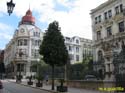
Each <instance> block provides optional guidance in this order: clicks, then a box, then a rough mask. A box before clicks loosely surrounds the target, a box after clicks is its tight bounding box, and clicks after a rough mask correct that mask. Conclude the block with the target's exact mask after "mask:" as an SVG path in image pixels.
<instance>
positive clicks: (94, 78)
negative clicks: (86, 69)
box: [85, 75, 97, 81]
mask: <svg viewBox="0 0 125 93" xmlns="http://www.w3.org/2000/svg"><path fill="white" fill-rule="evenodd" d="M85 80H90V81H91V80H97V78H96V77H95V76H94V75H86V76H85Z"/></svg>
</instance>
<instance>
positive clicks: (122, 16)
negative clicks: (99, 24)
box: [113, 13, 124, 22]
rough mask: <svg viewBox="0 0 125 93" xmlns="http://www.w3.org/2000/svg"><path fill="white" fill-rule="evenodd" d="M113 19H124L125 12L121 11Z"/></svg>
mask: <svg viewBox="0 0 125 93" xmlns="http://www.w3.org/2000/svg"><path fill="white" fill-rule="evenodd" d="M113 20H114V21H116V22H118V21H120V20H124V15H123V13H119V14H117V15H115V16H114V17H113Z"/></svg>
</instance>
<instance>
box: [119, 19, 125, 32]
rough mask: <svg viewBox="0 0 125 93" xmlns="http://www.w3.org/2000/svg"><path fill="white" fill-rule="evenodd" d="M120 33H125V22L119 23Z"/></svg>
mask: <svg viewBox="0 0 125 93" xmlns="http://www.w3.org/2000/svg"><path fill="white" fill-rule="evenodd" d="M119 32H124V21H122V22H120V23H119Z"/></svg>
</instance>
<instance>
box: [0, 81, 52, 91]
mask: <svg viewBox="0 0 125 93" xmlns="http://www.w3.org/2000/svg"><path fill="white" fill-rule="evenodd" d="M3 86H4V89H3V93H50V92H48V91H44V90H40V89H35V88H31V87H27V86H23V85H19V84H16V83H11V82H8V81H3ZM0 93H1V92H0Z"/></svg>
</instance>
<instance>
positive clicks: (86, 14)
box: [0, 0, 107, 49]
mask: <svg viewBox="0 0 125 93" xmlns="http://www.w3.org/2000/svg"><path fill="white" fill-rule="evenodd" d="M9 1H10V0H0V49H4V48H5V46H6V44H7V43H8V42H9V41H10V40H11V38H12V37H13V34H14V31H15V29H18V23H19V22H20V21H21V18H22V16H24V15H25V13H26V11H27V10H28V9H29V7H30V10H31V11H32V14H33V16H34V17H35V19H36V21H35V25H36V26H38V27H39V28H40V29H41V30H42V31H43V32H44V31H45V30H46V29H47V28H48V25H49V23H51V22H53V21H54V20H56V21H58V22H59V26H60V27H61V32H62V34H63V35H64V36H68V37H73V36H79V37H82V38H87V39H92V28H91V16H90V12H91V11H90V10H91V9H93V8H95V7H97V6H99V5H100V4H102V3H104V2H105V1H107V0H13V2H14V3H15V4H16V5H15V7H14V11H13V13H12V14H11V15H10V16H9V15H8V13H7V5H6V2H9Z"/></svg>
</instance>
